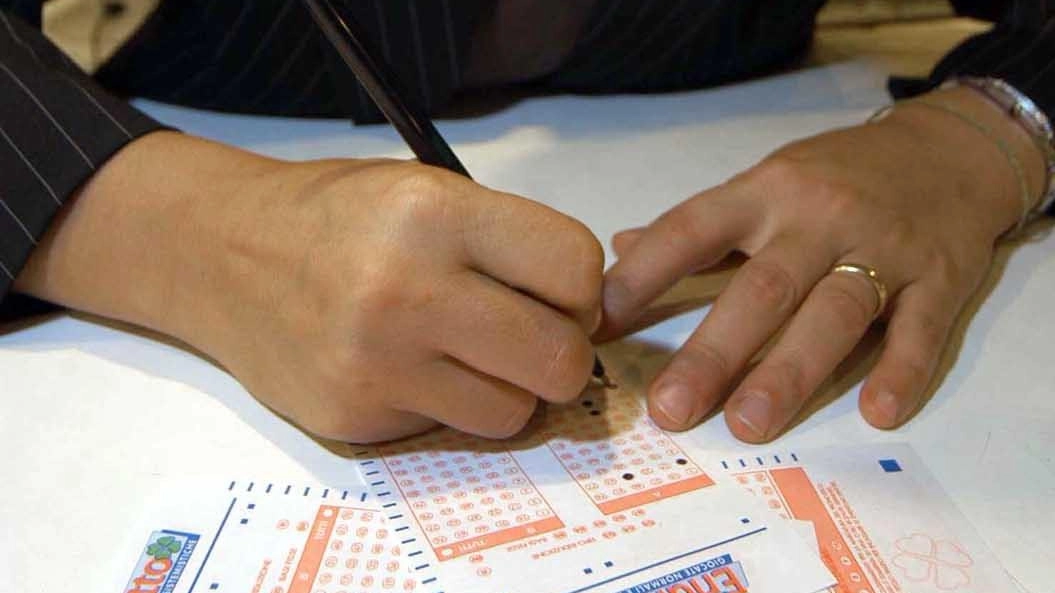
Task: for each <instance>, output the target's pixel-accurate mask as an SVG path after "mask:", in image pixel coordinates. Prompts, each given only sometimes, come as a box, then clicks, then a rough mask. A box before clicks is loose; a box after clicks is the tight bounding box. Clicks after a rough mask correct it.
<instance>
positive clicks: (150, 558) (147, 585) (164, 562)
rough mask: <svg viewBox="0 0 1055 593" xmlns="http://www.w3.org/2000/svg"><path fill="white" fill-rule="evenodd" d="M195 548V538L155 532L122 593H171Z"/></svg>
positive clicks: (166, 532)
mask: <svg viewBox="0 0 1055 593" xmlns="http://www.w3.org/2000/svg"><path fill="white" fill-rule="evenodd" d="M197 545H198V536H197V535H196V534H193V533H183V532H179V531H169V530H163V531H155V532H154V533H152V534H150V538H149V539H147V545H146V547H145V548H144V549H143V553H142V555H141V556H140V557H139V561H138V562H137V563H136V566H135V569H134V570H133V571H132V576H131V578H129V579H128V586H127V587H125V593H172V591H173V590H175V588H176V584H177V583H178V582H179V580H180V577H181V576H183V571H184V569H186V568H187V562H188V561H189V560H190V557H191V554H193V553H194V548H195V547H197Z"/></svg>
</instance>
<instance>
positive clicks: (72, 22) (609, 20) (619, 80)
mask: <svg viewBox="0 0 1055 593" xmlns="http://www.w3.org/2000/svg"><path fill="white" fill-rule="evenodd" d="M511 1H513V0H428V1H426V0H420V1H419V0H345V2H344V3H343V7H344V8H343V9H344V10H347V11H349V13H350V14H352V15H353V16H355V17H356V18H357V20H359V21H361V22H363V23H364V24H366V25H367V26H368V27H371V34H372V35H373V36H374V37H375V39H374V40H375V41H376V42H377V44H378V45H379V46H381V47H383V48H384V49H385V53H386V57H387V58H388V59H389V61H390V62H392V63H393V64H394V66H395V68H396V69H397V70H398V71H399V74H400V75H401V78H403V79H404V80H406V81H408V82H410V83H411V87H412V91H413V92H414V93H416V94H417V98H418V99H419V100H420V101H421V102H423V103H424V104H426V105H427V106H428V107H429V108H430V109H432V110H436V109H439V108H441V107H442V106H444V105H445V104H446V103H448V102H449V101H450V99H451V97H452V96H453V95H454V93H455V92H456V91H458V90H459V89H460V88H462V87H464V86H465V85H466V84H467V81H466V73H467V71H468V70H470V69H471V62H472V58H473V55H472V47H473V43H474V41H475V40H476V37H478V36H480V35H482V33H481V30H482V28H481V27H482V23H484V22H485V21H486V20H487V19H488V18H489V15H492V14H493V13H494V11H495V10H496V8H495V7H496V4H498V3H501V2H511ZM562 3H563V4H562ZM569 3H570V4H579V5H584V6H587V7H589V6H590V5H592V8H590V9H589V10H588V11H587V12H586V13H585V14H583V15H582V17H583V22H582V23H581V25H582V26H581V27H579V28H577V29H576V30H577V31H579V33H578V35H577V37H576V38H575V39H573V40H572V43H571V45H570V47H569V51H568V52H567V53H566V54H565V55H563V56H561V60H560V63H559V64H555V65H554V66H555V67H554V68H551V69H548V70H547V71H546V72H544V73H540V74H539V75H538V76H536V77H534V79H533V81H532V82H533V83H534V84H537V85H541V86H545V87H549V88H557V89H571V90H576V91H587V92H605V91H623V90H631V91H633V90H647V91H652V90H665V89H680V88H691V87H700V86H705V85H710V84H716V83H720V82H725V81H729V80H735V79H741V78H745V77H748V76H757V75H759V74H763V73H765V72H767V71H771V70H774V69H776V68H780V67H781V66H784V65H786V64H788V63H789V62H791V61H793V60H794V59H796V58H797V57H798V56H800V55H801V54H802V52H803V51H804V50H805V48H806V47H807V46H808V44H809V41H810V39H811V36H812V31H813V25H814V20H815V16H816V12H817V10H819V8H820V7H821V5H822V4H823V0H669V1H668V0H665V1H663V2H656V1H654V0H574V1H573V0H561V3H556V4H555V5H564V4H569ZM43 4H44V2H43V0H0V299H5V298H7V297H10V295H8V292H9V290H10V287H11V284H12V282H13V279H14V277H15V276H16V275H17V274H18V273H19V271H20V270H21V268H22V266H23V265H24V263H25V261H26V259H27V258H28V256H29V254H30V253H31V252H32V250H33V248H34V246H35V245H36V242H37V240H38V239H39V238H40V237H41V236H42V235H43V233H44V232H45V230H46V229H47V227H48V224H49V223H50V221H51V220H52V218H53V216H54V215H55V214H56V212H58V210H59V209H60V208H61V206H62V204H63V202H64V201H65V200H66V199H67V197H68V196H69V195H70V194H71V193H72V192H73V191H74V190H75V189H76V188H77V187H78V186H80V185H81V184H82V183H83V182H84V181H85V180H86V179H88V178H89V177H90V176H91V175H92V174H93V173H94V171H96V170H97V169H98V168H99V167H100V166H102V165H103V164H104V163H105V162H106V160H107V159H108V158H109V157H110V156H111V155H113V154H114V153H115V152H116V151H117V150H119V149H120V148H121V147H122V146H124V145H125V144H127V143H128V142H130V141H131V140H133V139H134V138H136V137H138V136H140V135H142V134H145V133H147V132H149V131H152V130H155V129H158V128H160V127H161V126H160V124H158V123H157V122H155V121H153V120H151V119H150V118H149V117H147V116H146V115H144V114H142V113H140V112H139V111H137V110H135V109H134V108H133V107H131V106H130V105H128V104H127V103H125V102H123V101H122V100H121V99H120V98H119V96H122V95H135V96H144V97H151V98H156V99H161V100H165V101H168V102H174V103H181V104H186V105H190V106H194V107H200V108H208V109H219V110H227V111H238V112H249V113H272V114H284V115H302V116H312V115H328V116H350V117H354V118H355V119H357V120H358V121H376V120H377V119H378V117H379V114H378V113H377V112H376V110H374V109H373V107H372V106H371V105H370V103H369V101H368V100H367V99H366V97H365V95H364V94H363V93H362V91H361V90H360V89H359V87H358V85H357V84H356V83H355V81H354V80H353V79H352V78H351V77H350V75H349V74H348V73H347V72H346V70H345V68H344V67H343V66H342V65H340V64H339V63H338V62H337V59H336V56H335V55H332V53H331V50H330V49H329V46H328V44H327V43H325V41H324V40H323V39H322V38H321V37H320V35H319V34H318V33H317V32H316V31H315V29H314V27H313V26H312V23H311V21H310V19H309V17H308V16H307V13H306V12H305V11H304V9H303V8H302V6H301V4H300V2H299V1H297V0H253V1H252V2H249V1H245V2H233V1H229V0H123V1H122V0H54V1H53V2H52V3H49V6H48V18H47V19H46V20H44V19H42V6H43ZM953 4H954V5H955V6H956V8H957V10H958V11H959V12H960V13H961V14H964V15H969V16H974V17H977V18H983V19H987V20H989V21H991V22H993V23H994V25H993V27H992V29H991V30H989V31H988V32H986V33H984V34H981V35H978V36H976V37H973V38H971V39H969V40H967V41H966V42H964V43H963V44H962V45H960V46H959V47H958V48H956V49H955V50H953V51H952V52H951V53H950V54H949V55H947V56H946V57H945V58H944V59H943V60H942V61H941V62H940V63H939V64H938V65H937V66H936V67H935V69H934V71H933V73H932V75H931V77H930V78H929V80H926V81H917V82H916V83H913V84H908V85H901V86H899V87H897V89H895V90H896V92H900V93H909V92H922V91H924V90H927V89H928V88H931V87H933V86H935V85H937V84H939V83H940V82H941V81H943V80H944V79H946V78H947V77H949V76H951V75H957V74H976V75H991V76H997V77H1000V78H1003V79H1005V80H1007V81H1008V82H1010V83H1011V84H1012V85H1014V86H1015V87H1016V88H1018V89H1019V90H1021V91H1023V92H1024V93H1026V94H1027V95H1030V96H1031V97H1032V98H1033V99H1034V100H1035V101H1036V102H1037V103H1038V104H1039V105H1041V107H1042V108H1043V109H1044V110H1045V111H1046V112H1047V113H1048V114H1049V115H1055V0H953ZM537 5H538V6H548V5H549V3H537ZM93 10H94V11H95V12H93ZM104 16H108V18H103V17H104ZM546 18H548V17H546ZM42 22H47V24H48V30H49V32H50V33H51V34H52V35H53V36H54V37H56V38H59V39H64V40H65V43H64V45H66V47H69V48H71V50H70V54H72V57H73V58H76V59H75V60H74V59H71V57H70V56H68V55H67V54H65V53H63V52H62V51H61V50H59V49H58V48H57V47H56V46H55V45H53V44H52V43H51V42H50V41H49V40H48V39H47V38H46V37H45V36H44V35H43V34H42V33H41V31H40V27H41V24H42ZM542 23H546V24H547V27H546V28H543V27H539V28H538V30H540V31H543V33H542V34H543V35H548V34H550V33H551V32H552V31H553V28H552V25H553V23H552V21H547V20H544V19H543V20H540V21H539V24H542ZM543 39H545V38H543ZM78 47H79V48H81V49H80V50H79V51H78V50H76V49H74V48H78ZM85 69H87V70H89V71H90V72H92V75H88V74H86V73H85ZM10 300H11V299H9V298H8V299H7V301H10ZM5 302H6V301H5Z"/></svg>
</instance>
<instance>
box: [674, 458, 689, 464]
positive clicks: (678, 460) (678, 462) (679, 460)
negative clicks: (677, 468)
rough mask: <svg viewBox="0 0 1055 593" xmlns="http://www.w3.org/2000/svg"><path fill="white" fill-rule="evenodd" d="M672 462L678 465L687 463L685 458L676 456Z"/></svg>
mask: <svg viewBox="0 0 1055 593" xmlns="http://www.w3.org/2000/svg"><path fill="white" fill-rule="evenodd" d="M674 463H677V464H678V465H685V464H686V463H688V461H687V460H685V459H681V458H678V459H676V460H674Z"/></svg>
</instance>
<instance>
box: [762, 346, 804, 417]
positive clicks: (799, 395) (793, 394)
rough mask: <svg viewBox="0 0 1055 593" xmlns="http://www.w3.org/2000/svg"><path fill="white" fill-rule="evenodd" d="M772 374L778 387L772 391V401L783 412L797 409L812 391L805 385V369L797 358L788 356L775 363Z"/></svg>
mask: <svg viewBox="0 0 1055 593" xmlns="http://www.w3.org/2000/svg"><path fill="white" fill-rule="evenodd" d="M773 374H774V376H775V377H776V378H777V379H778V381H776V382H775V384H776V385H779V388H778V389H774V390H773V391H772V393H773V394H774V395H775V398H774V401H776V402H778V403H779V404H780V405H781V406H782V407H783V408H784V409H785V410H788V411H790V410H796V409H798V408H799V407H800V406H801V405H802V404H803V403H804V402H805V401H806V400H807V399H808V398H809V396H810V395H811V394H812V393H813V389H812V388H811V387H810V386H809V385H807V379H806V370H805V367H804V366H803V363H802V361H801V360H800V359H799V358H798V357H797V356H790V355H789V356H788V357H787V358H786V359H785V360H782V361H780V362H778V363H776V364H775V365H774V366H773Z"/></svg>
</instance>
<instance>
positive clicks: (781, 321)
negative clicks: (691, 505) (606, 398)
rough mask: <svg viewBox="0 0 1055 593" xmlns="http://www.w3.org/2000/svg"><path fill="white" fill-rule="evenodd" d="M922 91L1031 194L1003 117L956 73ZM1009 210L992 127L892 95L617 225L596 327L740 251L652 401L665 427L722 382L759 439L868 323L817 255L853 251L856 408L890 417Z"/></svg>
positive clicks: (1032, 173)
mask: <svg viewBox="0 0 1055 593" xmlns="http://www.w3.org/2000/svg"><path fill="white" fill-rule="evenodd" d="M927 100H928V101H931V102H939V103H943V104H945V105H948V106H952V107H954V108H955V109H957V110H959V111H961V112H965V113H968V114H970V115H971V117H973V118H975V119H976V120H977V121H979V122H982V123H983V125H986V126H987V127H988V128H989V129H990V130H994V131H996V132H997V133H999V134H1001V135H1002V138H1003V139H1004V140H1005V141H1006V142H1007V143H1008V145H1009V146H1011V147H1012V149H1013V150H1014V151H1015V153H1016V154H1017V155H1018V157H1019V159H1020V161H1021V162H1022V163H1023V166H1024V168H1025V169H1026V174H1027V176H1028V185H1029V186H1030V188H1032V190H1033V195H1035V196H1038V197H1039V193H1040V191H1041V189H1040V188H1041V187H1042V184H1043V162H1042V160H1041V157H1040V153H1039V151H1037V150H1036V149H1035V148H1034V146H1033V145H1032V144H1031V142H1030V139H1029V137H1028V136H1027V135H1026V134H1025V133H1024V132H1023V131H1022V130H1021V129H1019V128H1018V127H1017V126H1016V125H1015V124H1014V123H1013V122H1012V120H1010V119H1009V118H1007V117H1006V116H1005V115H1003V114H1002V113H1001V112H1000V111H999V110H998V109H996V108H995V107H994V106H992V105H990V104H989V103H988V102H987V100H985V99H984V98H982V97H981V95H977V94H975V92H974V91H971V90H967V89H959V90H954V91H941V92H937V93H932V94H931V95H930V96H929V97H928V98H927ZM1021 212H1022V199H1021V190H1020V184H1019V182H1018V179H1017V177H1016V175H1015V173H1014V169H1013V168H1012V167H1011V166H1010V165H1009V164H1008V162H1007V160H1006V159H1005V157H1004V155H1003V154H1002V153H1001V152H1000V150H999V148H997V145H996V144H995V143H994V142H993V141H992V140H990V139H987V138H986V137H985V136H984V135H983V134H982V133H980V132H979V131H978V130H976V129H973V128H972V127H971V126H969V125H967V124H965V123H964V122H963V121H960V120H958V119H957V118H956V117H954V116H950V115H949V114H948V113H942V112H941V111H940V110H936V109H933V108H929V107H926V106H918V105H912V104H911V103H907V104H903V105H902V106H899V107H898V108H897V109H896V110H894V111H893V112H892V114H891V115H890V116H888V117H887V118H886V119H883V120H882V121H880V122H877V123H874V124H868V125H861V126H857V127H854V128H849V129H845V130H839V131H834V132H829V133H826V134H821V135H819V136H816V137H813V138H809V139H806V140H803V141H800V142H795V143H793V144H791V145H789V146H786V147H784V148H782V149H780V150H778V151H776V152H775V153H774V154H772V155H771V156H769V157H767V158H766V159H765V160H763V161H762V162H761V163H760V164H758V165H757V166H755V167H753V168H752V169H750V170H748V171H746V172H744V173H742V174H740V175H738V176H736V177H735V178H733V179H732V180H730V181H729V182H727V183H725V184H723V185H721V186H719V187H716V188H714V189H711V190H708V191H705V192H703V193H701V194H698V195H697V196H694V197H692V198H690V199H689V200H687V201H686V202H684V203H682V204H681V205H679V206H677V207H675V208H674V209H672V210H670V211H669V212H667V213H665V214H664V215H663V216H661V217H660V218H659V219H657V220H656V221H655V222H653V223H652V224H651V225H650V226H649V227H647V228H645V229H635V230H630V231H626V232H624V233H621V234H618V235H616V237H615V238H614V245H613V246H614V248H615V250H616V252H617V254H618V255H619V261H618V262H617V263H616V264H615V265H614V266H613V267H612V269H611V270H610V271H609V272H608V274H607V276H606V279H605V288H604V309H605V321H604V324H603V326H602V329H601V331H600V332H599V334H598V336H597V337H598V339H610V338H613V337H617V336H619V335H622V333H624V332H625V331H626V330H627V329H629V328H630V327H631V326H632V324H633V322H634V320H635V319H636V318H637V317H638V316H639V315H640V314H641V313H642V311H643V310H644V309H645V308H646V306H647V305H648V304H649V303H650V302H651V301H652V300H654V299H655V298H657V297H658V296H659V295H661V294H662V293H663V292H664V291H665V290H667V289H668V288H669V287H671V286H672V285H673V284H674V283H675V282H677V281H678V280H679V279H680V278H681V277H683V276H685V275H687V274H691V273H693V272H695V271H698V270H700V269H708V268H711V267H713V266H716V265H718V264H719V263H720V262H723V260H725V259H726V258H727V256H729V255H731V254H736V253H740V254H744V255H747V256H748V257H749V259H748V260H747V261H746V263H744V264H743V266H742V267H741V268H740V270H739V271H738V272H737V273H736V274H735V275H734V276H733V279H732V281H731V282H730V284H729V285H728V286H727V288H726V289H725V290H724V292H723V293H722V294H721V295H720V296H719V298H718V299H717V301H716V302H715V303H714V306H713V308H712V310H711V311H710V313H709V314H708V315H707V317H706V318H705V319H704V320H703V322H702V323H701V324H700V326H699V328H698V329H697V330H696V331H695V332H694V333H693V335H692V336H691V337H690V338H689V339H688V341H687V342H686V343H685V344H684V345H683V346H682V347H681V348H680V349H679V351H678V352H677V353H675V355H674V357H673V358H672V360H671V361H670V362H669V364H668V365H667V366H666V367H665V368H664V369H663V370H662V371H660V373H659V374H658V375H657V377H656V378H655V380H654V381H653V383H652V385H651V386H650V389H649V394H648V399H649V408H650V413H651V415H652V416H653V418H654V419H655V420H656V422H657V423H658V424H659V425H660V426H662V427H663V428H667V429H671V430H684V429H686V428H690V427H692V426H693V425H695V424H696V423H697V422H699V420H700V419H701V418H702V417H703V416H704V415H706V414H707V412H708V411H710V410H711V409H713V408H714V407H715V406H717V405H718V404H719V403H720V402H721V401H722V399H723V398H725V397H726V396H727V395H728V396H729V397H728V401H727V402H726V404H725V419H726V422H727V424H728V425H729V428H730V429H731V431H732V432H733V434H735V435H736V436H737V437H738V438H740V439H743V440H746V441H750V442H764V441H768V440H770V439H772V438H774V437H775V436H777V435H778V434H780V432H781V431H782V430H783V428H784V427H785V426H786V425H787V424H788V422H790V421H791V420H792V418H793V417H794V416H795V414H796V413H797V412H798V410H799V409H800V408H801V407H802V405H803V404H804V402H806V400H807V399H808V398H809V397H810V396H811V395H812V394H813V393H814V391H815V390H816V389H817V388H818V386H819V385H820V384H821V382H822V381H823V380H824V379H825V378H827V377H828V376H829V374H830V373H831V372H832V371H833V370H834V368H835V367H836V365H838V364H839V362H841V361H842V360H843V359H844V358H845V357H846V356H847V355H848V354H849V352H850V351H851V350H852V349H853V348H854V346H855V345H856V344H857V343H858V342H859V341H860V339H861V338H862V336H863V335H864V333H865V332H866V330H867V329H868V327H869V326H870V325H871V324H872V322H873V320H874V316H875V313H876V309H877V307H878V306H879V302H878V301H879V297H878V294H877V290H876V289H875V288H874V287H873V286H872V284H871V283H870V282H869V281H868V280H867V279H866V278H864V277H861V276H856V275H853V274H845V273H835V274H833V273H829V272H830V270H832V268H833V266H835V265H837V264H843V263H852V264H860V265H865V266H868V267H871V268H873V269H874V270H876V271H877V272H878V274H879V279H880V280H881V281H882V283H884V284H885V286H886V288H887V290H888V291H889V301H888V306H887V307H886V309H885V311H882V312H881V313H882V318H883V320H884V321H886V322H887V328H886V337H885V343H884V345H883V349H882V354H881V356H880V358H879V359H878V362H877V363H876V365H875V367H874V368H873V369H872V370H871V373H870V375H869V376H868V378H867V380H866V381H865V383H864V386H863V388H862V391H861V395H860V402H859V405H860V409H861V413H862V414H863V416H864V417H865V419H866V420H867V421H868V422H870V423H871V424H873V425H875V426H877V427H881V428H891V427H895V426H897V425H899V424H900V423H902V422H904V421H905V420H906V419H907V418H909V417H910V416H911V414H912V413H913V412H914V410H915V409H916V408H917V407H918V406H919V403H920V401H921V397H922V395H923V393H924V391H925V389H926V388H927V385H928V383H930V381H931V380H932V378H933V376H934V374H935V369H936V366H937V363H938V360H939V356H940V354H941V352H942V351H943V349H944V348H945V345H946V342H947V340H948V336H949V332H950V329H951V328H952V326H953V324H954V321H955V320H956V318H957V316H958V315H959V313H960V311H961V309H962V308H963V306H964V304H965V303H966V301H967V299H968V298H969V297H970V296H971V294H972V293H973V292H974V291H975V290H976V289H977V287H978V285H979V284H980V282H981V281H982V280H983V279H984V277H985V275H986V273H987V270H988V268H989V265H990V261H991V259H992V255H993V247H994V243H995V242H996V240H997V239H998V237H1000V235H1001V234H1002V233H1004V232H1005V231H1007V230H1008V229H1009V228H1011V227H1012V226H1014V225H1015V224H1016V223H1017V221H1018V218H1019V216H1020V215H1021ZM771 340H773V344H772V348H771V349H770V350H768V351H766V353H765V356H764V357H763V358H762V360H761V361H760V362H759V363H758V365H757V366H755V367H754V368H750V367H749V363H750V362H751V360H752V358H753V357H755V356H756V355H757V354H758V353H759V352H761V351H763V348H764V346H766V344H767V343H768V342H770V341H771ZM745 373H746V375H745ZM741 378H742V379H741ZM730 393H731V395H729V394H730Z"/></svg>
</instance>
